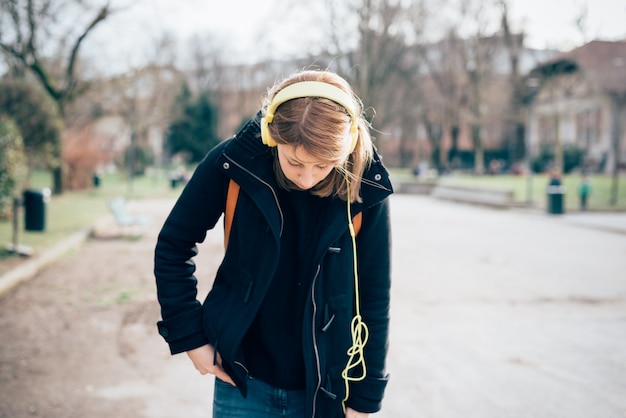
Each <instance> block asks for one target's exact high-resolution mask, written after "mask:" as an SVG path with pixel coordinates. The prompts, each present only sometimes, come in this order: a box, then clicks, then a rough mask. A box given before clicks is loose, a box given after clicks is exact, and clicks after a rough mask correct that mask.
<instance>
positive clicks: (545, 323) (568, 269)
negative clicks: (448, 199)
mask: <svg viewBox="0 0 626 418" xmlns="http://www.w3.org/2000/svg"><path fill="white" fill-rule="evenodd" d="M393 203H394V205H393V209H394V221H393V225H394V232H395V240H394V242H395V250H394V256H395V263H394V288H393V316H392V323H393V328H392V338H391V351H390V354H391V357H390V370H391V373H392V380H391V383H390V386H389V393H388V397H387V399H386V403H385V409H384V411H383V412H382V413H381V414H379V416H380V417H389V418H391V417H398V416H407V417H408V416H410V417H424V418H439V417H440V418H449V417H472V418H499V417H507V418H511V417H533V418H542V417H545V418H560V417H563V418H588V417H603V418H623V417H625V416H626V235H624V234H622V233H615V232H605V231H603V230H599V229H595V228H597V227H602V228H606V226H607V225H614V226H617V225H624V226H626V223H625V221H626V216H624V215H623V214H619V215H608V216H606V217H604V220H602V219H601V218H602V215H595V214H591V216H590V217H589V218H586V215H588V214H582V215H578V214H572V215H567V216H564V217H560V216H554V215H546V214H543V213H537V212H534V213H520V212H517V211H498V210H488V209H482V208H477V207H470V206H463V205H458V204H446V203H442V202H438V201H434V200H431V199H428V198H420V197H416V196H394V201H393ZM583 215H584V216H585V217H583ZM603 222H604V223H605V225H603V224H602V223H603ZM581 226H585V227H581ZM589 226H592V227H593V228H589Z"/></svg>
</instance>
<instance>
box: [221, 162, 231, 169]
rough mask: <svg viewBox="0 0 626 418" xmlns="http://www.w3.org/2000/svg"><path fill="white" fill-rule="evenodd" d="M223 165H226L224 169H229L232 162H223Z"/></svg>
mask: <svg viewBox="0 0 626 418" xmlns="http://www.w3.org/2000/svg"><path fill="white" fill-rule="evenodd" d="M222 167H224V170H228V169H229V168H230V164H229V163H224V164H222Z"/></svg>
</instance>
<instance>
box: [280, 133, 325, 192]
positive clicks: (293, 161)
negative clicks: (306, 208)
mask: <svg viewBox="0 0 626 418" xmlns="http://www.w3.org/2000/svg"><path fill="white" fill-rule="evenodd" d="M277 148H278V161H279V163H280V168H281V169H282V170H283V174H284V175H285V177H287V179H289V180H290V181H291V182H292V183H293V184H295V185H296V187H298V188H299V189H301V190H309V189H311V188H312V187H314V186H315V185H316V184H317V183H319V182H320V181H322V180H324V179H325V178H326V176H328V175H329V174H330V172H331V171H333V168H334V165H333V164H332V163H330V162H328V161H321V160H319V159H317V158H315V157H313V156H312V155H311V154H309V153H308V152H306V150H305V149H304V148H303V147H295V146H293V145H287V144H278V145H277Z"/></svg>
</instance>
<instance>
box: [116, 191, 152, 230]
mask: <svg viewBox="0 0 626 418" xmlns="http://www.w3.org/2000/svg"><path fill="white" fill-rule="evenodd" d="M109 209H111V213H112V214H113V217H114V218H115V221H116V222H117V224H118V225H119V226H121V227H127V226H139V225H147V224H149V223H150V218H149V217H147V216H143V215H133V214H131V213H130V212H129V211H128V206H127V205H126V199H124V197H123V196H118V197H116V198H114V199H111V200H110V201H109Z"/></svg>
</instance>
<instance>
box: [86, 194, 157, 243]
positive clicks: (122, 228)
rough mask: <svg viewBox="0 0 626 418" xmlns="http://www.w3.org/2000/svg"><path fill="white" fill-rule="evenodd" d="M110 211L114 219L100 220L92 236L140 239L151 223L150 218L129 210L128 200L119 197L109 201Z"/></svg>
mask: <svg viewBox="0 0 626 418" xmlns="http://www.w3.org/2000/svg"><path fill="white" fill-rule="evenodd" d="M109 210H110V212H111V215H112V218H113V219H111V218H110V217H107V218H105V219H102V220H100V221H99V222H98V223H96V225H95V226H94V227H93V229H92V231H91V235H92V237H94V238H120V237H135V238H137V237H140V236H142V235H143V232H144V227H145V226H146V225H148V224H149V223H150V222H151V219H150V217H149V216H146V215H136V214H133V213H131V212H130V211H129V210H128V205H127V202H126V199H124V197H122V196H118V197H116V198H113V199H111V200H110V201H109Z"/></svg>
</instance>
